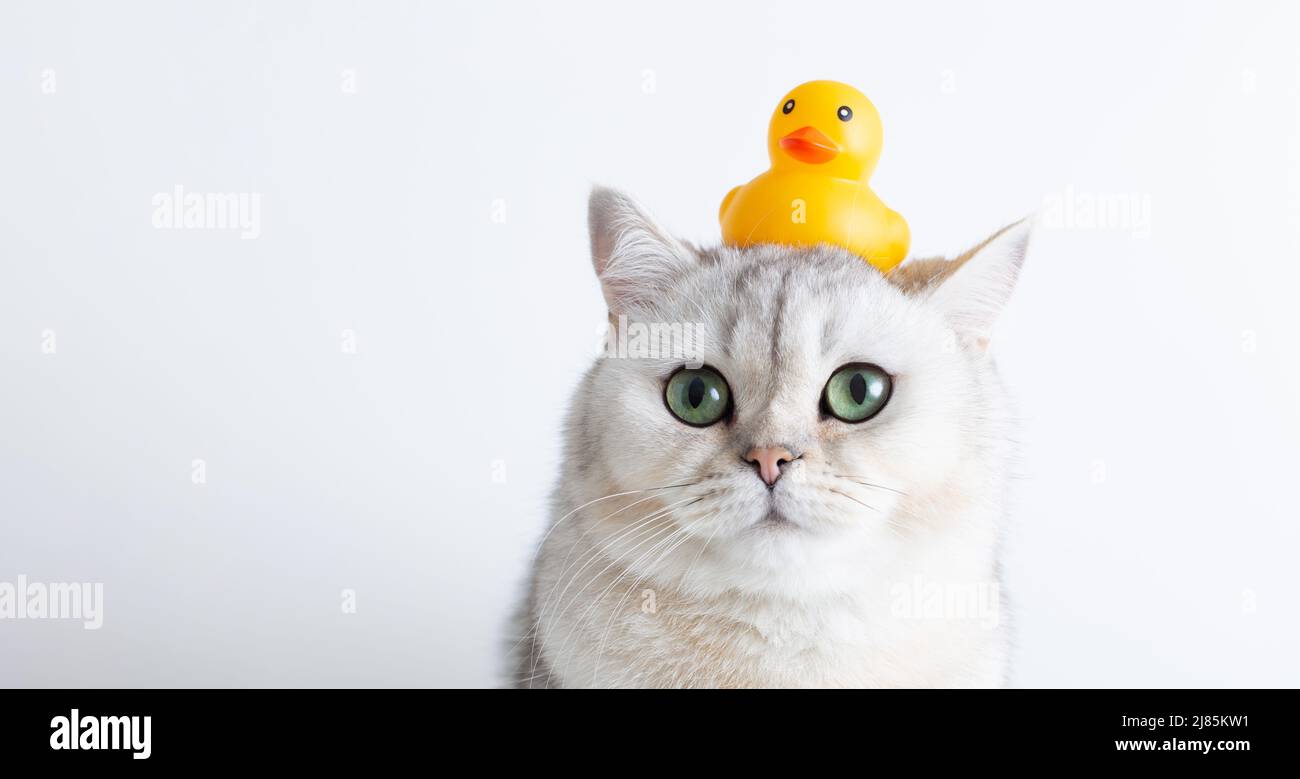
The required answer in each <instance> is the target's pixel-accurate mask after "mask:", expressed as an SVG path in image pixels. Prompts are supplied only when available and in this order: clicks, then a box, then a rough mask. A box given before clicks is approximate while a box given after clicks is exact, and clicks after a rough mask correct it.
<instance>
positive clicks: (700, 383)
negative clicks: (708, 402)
mask: <svg viewBox="0 0 1300 779" xmlns="http://www.w3.org/2000/svg"><path fill="white" fill-rule="evenodd" d="M706 389H707V388H706V387H705V386H704V379H701V378H700V377H699V376H696V377H695V378H693V379H691V383H690V384H689V385H687V387H686V402H687V403H690V404H691V408H699V407H700V404H701V403H703V402H704V392H705V390H706Z"/></svg>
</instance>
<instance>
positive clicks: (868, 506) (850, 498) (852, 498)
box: [830, 488, 880, 513]
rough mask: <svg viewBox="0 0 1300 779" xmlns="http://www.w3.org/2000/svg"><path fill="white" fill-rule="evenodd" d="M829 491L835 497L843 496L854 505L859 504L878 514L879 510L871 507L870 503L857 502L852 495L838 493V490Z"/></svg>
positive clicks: (831, 489)
mask: <svg viewBox="0 0 1300 779" xmlns="http://www.w3.org/2000/svg"><path fill="white" fill-rule="evenodd" d="M830 491H831V492H833V493H835V494H836V495H843V496H844V497H846V498H848V499H849V500H851V501H853V502H854V503H857V504H860V505H863V506H866V507H867V508H869V509H871V510H872V511H875V512H877V513H879V512H880V509H878V508H876V507H875V506H873V505H871V504H870V503H863V502H862V501H860V500H858V499H857V498H855V497H853V496H852V495H850V494H848V493H847V492H840V491H839V490H837V489H834V488H830Z"/></svg>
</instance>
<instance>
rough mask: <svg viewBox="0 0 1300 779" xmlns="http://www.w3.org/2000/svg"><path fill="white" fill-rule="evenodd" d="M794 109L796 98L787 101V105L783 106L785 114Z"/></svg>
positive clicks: (782, 111) (782, 110)
mask: <svg viewBox="0 0 1300 779" xmlns="http://www.w3.org/2000/svg"><path fill="white" fill-rule="evenodd" d="M793 110H794V98H790V99H789V100H787V101H785V105H783V106H781V113H783V114H788V113H790V112H791V111H793Z"/></svg>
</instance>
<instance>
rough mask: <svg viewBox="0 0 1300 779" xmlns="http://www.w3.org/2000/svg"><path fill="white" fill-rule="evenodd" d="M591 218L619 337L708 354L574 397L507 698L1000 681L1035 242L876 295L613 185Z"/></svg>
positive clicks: (902, 281)
mask: <svg viewBox="0 0 1300 779" xmlns="http://www.w3.org/2000/svg"><path fill="white" fill-rule="evenodd" d="M589 222H590V231H591V249H592V252H591V253H592V260H593V263H594V266H595V271H596V275H597V277H598V278H599V281H600V284H601V288H602V291H603V293H604V296H605V300H606V303H607V305H608V310H609V317H610V323H611V327H613V328H622V329H624V330H627V329H630V328H633V327H635V326H636V325H637V324H641V325H643V326H644V325H653V324H656V323H657V324H660V325H678V324H683V323H684V324H685V325H687V326H692V325H693V326H695V328H696V335H697V336H698V338H697V343H695V344H694V348H693V349H692V350H690V351H691V353H689V354H688V353H687V350H682V351H681V353H680V354H672V353H670V354H664V353H662V350H661V352H660V353H658V354H650V355H649V356H646V355H637V354H632V355H629V354H624V353H621V352H616V353H612V354H610V355H607V356H604V357H601V358H599V359H597V360H596V363H595V364H594V365H593V366H592V367H591V368H590V370H588V371H587V373H586V375H585V377H584V378H583V379H582V380H581V383H580V385H579V387H578V389H577V391H576V392H575V393H574V395H573V399H572V404H571V407H570V410H569V412H568V416H567V420H566V424H565V448H564V462H563V466H562V469H561V473H560V477H559V484H558V486H557V488H556V489H555V492H554V496H553V507H552V508H553V516H552V520H551V523H550V526H549V529H548V530H547V532H546V534H545V537H544V538H543V540H542V541H541V543H540V546H539V548H538V550H537V554H536V557H535V559H534V561H533V565H532V570H531V573H530V578H529V584H528V591H527V594H526V597H525V598H524V599H523V602H522V605H521V607H520V608H519V610H518V613H517V615H516V616H515V624H514V626H513V627H514V629H515V631H516V632H515V636H516V637H518V640H517V642H515V643H514V646H513V647H512V649H511V652H510V669H511V674H512V678H511V679H510V681H511V683H512V684H513V685H514V686H517V687H532V688H539V687H990V686H1002V685H1004V684H1006V682H1007V679H1008V633H1007V625H1006V619H1005V616H1004V615H1003V614H1002V599H1001V595H1000V589H999V587H998V578H999V570H998V560H997V550H998V545H999V537H1000V533H1001V529H1002V527H1003V524H1004V514H1005V504H1006V491H1007V481H1008V475H1009V470H1010V466H1011V463H1012V462H1013V457H1014V454H1015V453H1014V450H1013V446H1012V442H1011V440H1010V439H1009V433H1010V430H1011V425H1012V415H1011V412H1010V410H1009V403H1008V399H1007V396H1006V393H1005V391H1004V389H1003V387H1002V384H1001V382H1000V380H999V377H998V374H997V372H996V370H995V366H994V363H993V360H992V358H991V356H990V354H989V335H990V331H991V328H992V326H993V323H994V321H995V318H996V316H997V315H998V313H999V311H1000V310H1001V309H1002V307H1003V305H1004V304H1005V302H1006V301H1007V299H1008V298H1009V296H1010V294H1011V292H1012V289H1013V287H1014V285H1015V282H1016V278H1017V276H1018V274H1019V271H1020V267H1021V264H1022V262H1023V260H1024V257H1025V253H1026V249H1027V245H1028V241H1029V236H1030V232H1031V230H1030V225H1029V223H1028V222H1025V221H1022V222H1019V223H1016V224H1013V225H1011V226H1008V227H1005V228H1003V229H1002V230H1000V231H998V232H996V233H994V234H993V235H992V236H991V237H990V238H988V239H986V240H985V241H984V242H983V243H981V244H979V245H978V246H976V247H975V248H973V249H971V250H969V251H967V252H965V253H964V254H962V255H960V256H958V257H956V258H954V259H952V260H942V259H933V260H912V261H910V262H908V263H906V264H904V265H903V266H901V267H899V268H898V269H896V270H895V271H893V272H892V273H890V274H889V275H887V276H886V275H881V273H880V272H878V271H877V270H875V269H874V268H872V267H871V266H870V265H868V264H867V263H865V262H863V261H862V260H861V259H859V258H857V257H855V256H853V255H852V254H850V253H848V252H847V251H845V250H842V249H838V248H834V247H830V246H819V247H816V248H804V249H795V248H788V247H782V246H776V245H758V246H753V247H749V248H745V249H735V248H729V247H726V246H720V247H716V248H709V249H698V248H695V247H693V246H692V245H689V244H687V243H686V242H683V241H681V240H678V239H676V238H674V237H672V236H671V235H670V234H669V233H668V232H667V231H665V230H664V229H663V228H661V227H660V226H658V225H657V224H656V223H655V222H654V221H652V220H651V219H650V217H648V216H647V215H646V213H645V212H644V210H643V209H642V208H641V207H640V206H638V205H637V204H636V203H635V202H634V201H633V200H631V199H630V198H629V197H627V196H625V195H623V194H621V193H619V192H617V191H614V190H610V189H604V188H596V189H595V190H594V191H593V192H592V195H591V200H590V205H589ZM700 332H702V333H703V335H702V336H701V335H699V333H700ZM620 335H621V336H623V337H622V340H619V343H624V342H626V341H627V339H626V333H621V334H620Z"/></svg>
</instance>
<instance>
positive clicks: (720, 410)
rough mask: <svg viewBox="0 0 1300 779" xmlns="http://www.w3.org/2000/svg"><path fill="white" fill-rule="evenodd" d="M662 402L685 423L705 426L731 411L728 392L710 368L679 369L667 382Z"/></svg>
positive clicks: (721, 380)
mask: <svg viewBox="0 0 1300 779" xmlns="http://www.w3.org/2000/svg"><path fill="white" fill-rule="evenodd" d="M664 402H665V403H667V404H668V410H669V411H671V412H673V416H675V417H677V418H678V419H680V420H682V421H683V422H685V423H686V424H688V425H693V426H694V427H708V426H709V425H711V424H713V423H714V422H717V421H718V420H719V419H722V417H723V416H725V415H726V413H727V411H728V409H730V408H731V390H730V389H729V388H728V387H727V380H726V379H724V378H722V374H720V373H718V372H717V371H715V370H713V369H712V368H682V369H681V370H679V371H677V372H676V373H674V374H673V375H672V378H670V379H669V380H668V388H667V389H666V390H664Z"/></svg>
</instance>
